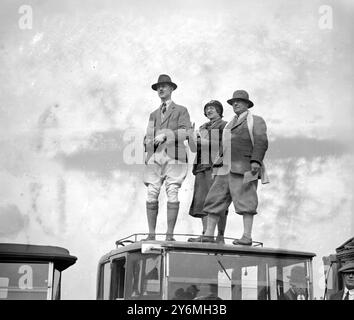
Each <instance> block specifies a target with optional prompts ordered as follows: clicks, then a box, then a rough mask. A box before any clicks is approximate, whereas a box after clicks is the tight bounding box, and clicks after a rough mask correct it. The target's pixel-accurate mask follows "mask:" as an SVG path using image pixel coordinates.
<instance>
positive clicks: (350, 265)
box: [338, 262, 354, 273]
mask: <svg viewBox="0 0 354 320" xmlns="http://www.w3.org/2000/svg"><path fill="white" fill-rule="evenodd" d="M338 272H342V273H346V272H354V262H347V263H345V264H344V265H342V267H341V268H340V269H339V270H338Z"/></svg>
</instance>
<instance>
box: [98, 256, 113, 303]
mask: <svg viewBox="0 0 354 320" xmlns="http://www.w3.org/2000/svg"><path fill="white" fill-rule="evenodd" d="M99 277H100V278H99V279H100V280H99V283H100V287H99V293H98V297H97V298H98V299H99V300H109V298H110V287H111V286H110V281H111V265H110V262H109V261H108V262H106V263H104V264H102V265H101V267H100V275H99Z"/></svg>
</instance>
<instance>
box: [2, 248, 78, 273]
mask: <svg viewBox="0 0 354 320" xmlns="http://www.w3.org/2000/svg"><path fill="white" fill-rule="evenodd" d="M3 260H6V261H9V260H21V261H23V260H25V261H34V260H35V261H48V262H51V261H52V262H54V265H55V267H56V268H57V269H58V270H59V271H63V270H65V269H67V268H68V267H70V266H71V265H73V264H74V263H75V262H76V260H77V257H75V256H72V255H70V253H69V251H68V250H67V249H65V248H62V247H54V246H42V245H32V244H19V243H0V261H3Z"/></svg>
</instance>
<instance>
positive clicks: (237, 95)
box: [227, 90, 253, 108]
mask: <svg viewBox="0 0 354 320" xmlns="http://www.w3.org/2000/svg"><path fill="white" fill-rule="evenodd" d="M236 100H243V101H246V102H248V108H252V107H253V102H252V101H251V100H250V99H249V96H248V93H247V91H245V90H236V91H235V92H234V94H233V95H232V98H231V99H229V100H227V103H228V104H231V105H232V104H233V102H234V101H236Z"/></svg>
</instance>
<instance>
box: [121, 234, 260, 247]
mask: <svg viewBox="0 0 354 320" xmlns="http://www.w3.org/2000/svg"><path fill="white" fill-rule="evenodd" d="M148 235H149V234H148V233H133V234H131V235H130V236H127V237H125V238H122V239H119V240H117V241H116V246H117V248H119V246H123V247H124V246H125V245H126V244H130V243H135V242H139V241H142V240H143V239H144V238H146V237H147V236H148ZM155 236H156V241H165V239H164V237H166V233H155ZM198 236H201V235H200V234H197V235H196V234H187V233H174V234H173V237H174V238H175V239H176V241H183V242H186V241H187V240H188V239H187V238H189V237H198ZM224 240H225V244H228V242H231V243H232V241H234V240H239V239H236V238H229V237H224ZM149 241H155V240H149ZM196 243H198V242H196ZM252 246H253V247H263V242H259V241H252Z"/></svg>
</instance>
